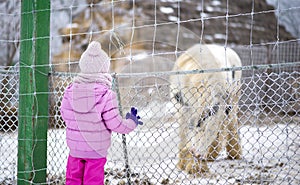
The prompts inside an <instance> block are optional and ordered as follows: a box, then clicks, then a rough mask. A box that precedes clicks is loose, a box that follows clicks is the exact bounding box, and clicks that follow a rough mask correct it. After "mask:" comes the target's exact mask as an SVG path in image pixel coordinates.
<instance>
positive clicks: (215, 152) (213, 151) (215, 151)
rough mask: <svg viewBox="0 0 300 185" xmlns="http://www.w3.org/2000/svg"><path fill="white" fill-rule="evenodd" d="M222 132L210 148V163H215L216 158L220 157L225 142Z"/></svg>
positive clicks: (208, 154) (208, 158)
mask: <svg viewBox="0 0 300 185" xmlns="http://www.w3.org/2000/svg"><path fill="white" fill-rule="evenodd" d="M220 134H222V133H221V132H219V133H218V136H217V138H216V140H215V141H213V142H212V144H211V145H210V146H209V148H208V153H207V160H208V161H214V160H216V158H217V157H218V156H219V154H220V151H221V149H222V141H223V136H221V135H220Z"/></svg>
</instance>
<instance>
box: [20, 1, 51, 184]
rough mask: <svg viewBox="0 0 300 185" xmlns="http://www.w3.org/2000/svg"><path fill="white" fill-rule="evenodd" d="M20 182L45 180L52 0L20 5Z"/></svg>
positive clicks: (23, 2) (43, 181)
mask: <svg viewBox="0 0 300 185" xmlns="http://www.w3.org/2000/svg"><path fill="white" fill-rule="evenodd" d="M21 12H22V15H21V45H20V86H19V112H18V115H19V122H18V123H19V127H18V174H17V176H18V184H32V183H45V182H46V171H47V127H48V70H49V69H48V63H49V35H50V0H43V1H41V0H23V1H22V4H21Z"/></svg>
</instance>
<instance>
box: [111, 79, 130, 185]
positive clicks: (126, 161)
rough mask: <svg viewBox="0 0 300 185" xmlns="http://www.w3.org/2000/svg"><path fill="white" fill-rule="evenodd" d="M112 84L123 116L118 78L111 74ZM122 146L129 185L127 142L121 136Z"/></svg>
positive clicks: (123, 135)
mask: <svg viewBox="0 0 300 185" xmlns="http://www.w3.org/2000/svg"><path fill="white" fill-rule="evenodd" d="M113 82H114V83H113V84H114V88H115V91H116V93H117V98H118V102H119V111H120V114H121V116H123V110H122V105H121V96H120V90H119V83H118V78H117V75H116V74H113ZM122 145H123V152H124V159H125V169H126V172H125V173H126V178H127V181H128V182H127V184H128V185H131V180H130V173H131V172H130V166H129V159H128V151H127V142H126V135H125V134H122Z"/></svg>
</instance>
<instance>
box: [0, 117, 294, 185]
mask: <svg viewBox="0 0 300 185" xmlns="http://www.w3.org/2000/svg"><path fill="white" fill-rule="evenodd" d="M177 128H178V125H176V124H166V125H161V126H160V127H153V128H150V129H149V128H147V129H144V128H143V127H141V128H140V129H137V130H136V131H135V132H133V133H130V134H129V135H127V136H126V140H127V150H128V156H129V166H130V169H131V171H133V172H135V173H137V174H139V177H141V176H144V177H143V178H147V179H149V181H150V182H151V183H153V184H164V183H169V184H295V185H296V184H300V166H299V163H300V162H299V161H300V147H299V145H300V127H299V125H298V124H297V123H284V124H277V125H272V126H260V127H258V126H256V125H253V126H250V125H245V126H243V127H241V129H240V135H241V139H242V146H243V159H242V160H239V161H232V160H226V159H225V154H224V152H223V153H222V155H221V156H220V157H219V158H218V159H217V160H216V161H215V162H210V163H209V167H210V170H211V175H210V176H207V177H203V178H194V177H191V176H188V175H187V174H185V173H184V172H181V171H179V170H177V169H176V167H175V165H176V163H177V143H178V140H179V139H178V137H177ZM64 137H65V131H64V129H58V130H49V135H48V140H49V142H48V148H49V152H48V173H49V174H50V175H51V176H52V178H53V177H57V178H58V177H59V176H63V175H62V174H64V172H65V164H66V159H67V153H68V150H67V147H66V143H65V141H64ZM0 146H1V148H0V156H1V158H0V164H1V165H0V184H1V183H2V184H11V183H13V182H15V180H16V172H17V165H16V163H17V133H1V143H0ZM106 168H107V169H111V170H114V169H123V168H124V154H123V148H122V137H121V135H117V134H114V135H113V142H112V147H111V148H110V152H109V156H108V163H107V165H106ZM132 178H133V179H134V177H132ZM107 179H108V180H109V181H110V184H118V182H119V181H120V179H119V178H114V176H110V175H107ZM123 180H124V181H126V179H123Z"/></svg>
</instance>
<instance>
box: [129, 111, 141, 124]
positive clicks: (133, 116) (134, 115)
mask: <svg viewBox="0 0 300 185" xmlns="http://www.w3.org/2000/svg"><path fill="white" fill-rule="evenodd" d="M126 119H132V120H133V121H134V122H135V123H136V124H137V125H143V122H141V121H139V119H141V117H140V116H137V109H136V108H134V107H131V110H130V112H128V113H127V114H126Z"/></svg>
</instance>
